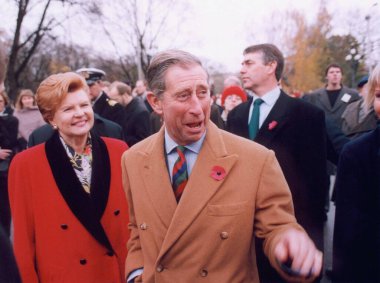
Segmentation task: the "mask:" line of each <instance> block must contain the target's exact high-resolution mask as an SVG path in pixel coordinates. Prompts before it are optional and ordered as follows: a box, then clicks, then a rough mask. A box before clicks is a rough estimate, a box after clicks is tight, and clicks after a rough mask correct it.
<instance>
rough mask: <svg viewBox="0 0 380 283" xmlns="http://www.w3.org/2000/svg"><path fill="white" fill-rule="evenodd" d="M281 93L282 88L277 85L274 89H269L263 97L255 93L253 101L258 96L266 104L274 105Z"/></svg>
mask: <svg viewBox="0 0 380 283" xmlns="http://www.w3.org/2000/svg"><path fill="white" fill-rule="evenodd" d="M280 93H281V90H280V88H279V87H278V86H276V87H275V88H274V89H272V90H271V91H269V92H267V93H266V94H264V95H263V96H262V97H259V96H257V95H256V94H255V93H253V100H252V103H253V102H254V101H255V100H256V99H257V98H261V99H262V100H264V102H265V103H266V104H268V105H270V106H272V105H274V104H275V103H276V101H277V99H278V97H279V96H280Z"/></svg>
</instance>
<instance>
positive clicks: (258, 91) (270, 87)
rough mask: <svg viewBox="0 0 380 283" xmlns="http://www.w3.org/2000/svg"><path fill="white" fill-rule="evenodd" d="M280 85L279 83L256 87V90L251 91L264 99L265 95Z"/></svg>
mask: <svg viewBox="0 0 380 283" xmlns="http://www.w3.org/2000/svg"><path fill="white" fill-rule="evenodd" d="M277 87H278V85H277V83H276V84H269V85H266V86H260V87H256V88H255V89H251V90H252V91H253V92H254V94H256V95H257V96H258V97H263V96H264V95H265V94H267V93H268V92H270V91H272V90H274V89H275V88H277Z"/></svg>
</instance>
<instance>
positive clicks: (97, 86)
mask: <svg viewBox="0 0 380 283" xmlns="http://www.w3.org/2000/svg"><path fill="white" fill-rule="evenodd" d="M88 88H89V90H90V92H89V94H90V98H91V100H92V101H94V100H95V99H96V98H97V97H98V96H99V95H100V93H101V92H102V85H101V83H100V82H99V81H98V82H95V83H93V84H90V85H88Z"/></svg>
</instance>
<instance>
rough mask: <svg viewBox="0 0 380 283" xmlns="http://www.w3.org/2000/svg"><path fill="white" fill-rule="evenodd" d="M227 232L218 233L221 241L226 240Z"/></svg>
mask: <svg viewBox="0 0 380 283" xmlns="http://www.w3.org/2000/svg"><path fill="white" fill-rule="evenodd" d="M228 236H229V235H228V232H221V233H220V238H221V239H222V240H225V239H228Z"/></svg>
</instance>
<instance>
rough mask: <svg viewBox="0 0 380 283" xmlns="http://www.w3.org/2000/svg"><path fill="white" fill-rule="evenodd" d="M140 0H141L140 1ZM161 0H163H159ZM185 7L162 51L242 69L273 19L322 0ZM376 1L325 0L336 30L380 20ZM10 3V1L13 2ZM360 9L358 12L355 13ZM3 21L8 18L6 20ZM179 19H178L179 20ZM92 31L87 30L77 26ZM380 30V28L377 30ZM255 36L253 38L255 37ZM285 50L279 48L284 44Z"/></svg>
mask: <svg viewBox="0 0 380 283" xmlns="http://www.w3.org/2000/svg"><path fill="white" fill-rule="evenodd" d="M140 1H142V0H140ZM157 1H159V0H157ZM184 2H187V7H188V9H186V10H185V11H183V12H181V13H177V14H175V15H174V17H172V21H174V24H177V22H178V23H179V22H182V19H185V21H184V22H183V24H182V25H181V30H180V31H179V34H178V35H177V37H176V40H172V38H171V37H170V36H169V35H168V36H167V37H164V38H166V39H167V40H165V39H164V40H163V41H162V42H159V43H158V49H166V48H178V47H179V48H182V49H185V50H188V51H190V52H193V53H194V54H196V55H198V56H200V57H202V58H207V60H211V61H213V62H216V63H219V64H221V65H222V66H224V68H225V70H227V71H230V72H236V71H238V70H239V66H240V62H241V60H242V55H241V54H242V51H243V49H244V48H245V47H246V46H248V45H250V44H255V43H260V42H263V41H268V40H270V38H273V36H275V35H273V34H268V31H267V27H268V26H269V25H271V24H273V22H275V20H276V19H272V18H271V17H272V16H273V15H274V14H275V13H276V12H277V13H284V12H285V11H286V10H299V11H301V12H302V13H304V14H305V15H306V16H307V19H308V21H309V22H313V21H314V20H315V16H316V13H317V11H318V7H319V2H320V0H302V1H301V0H188V1H186V0H185V1H184ZM377 2H380V1H374V0H326V3H327V7H328V10H329V12H330V13H331V14H332V15H333V26H334V30H333V33H337V34H345V33H347V32H348V31H347V23H346V21H347V19H348V18H350V17H351V18H352V17H355V18H356V20H357V21H358V23H361V24H362V25H363V27H364V26H365V23H366V21H365V19H364V18H365V16H366V15H367V14H370V15H377V17H374V16H373V17H371V24H374V23H375V22H376V21H377V23H378V24H380V22H379V17H378V16H379V15H380V3H379V4H377V5H376V3H377ZM2 3H4V4H2V9H1V10H0V17H1V18H2V22H1V24H0V27H2V28H4V29H6V30H11V29H12V28H14V24H15V17H16V14H15V12H16V10H15V9H14V8H13V9H11V8H10V7H11V6H10V5H12V6H13V7H14V6H15V5H14V2H13V0H2ZM10 3H11V4H10ZM355 11H356V12H355ZM4 19H8V20H5V21H4ZM176 21H177V22H176ZM79 28H82V29H89V30H88V32H85V34H82V33H78V32H77V31H78V29H79ZM71 29H72V31H71V32H70V33H69V34H68V35H67V34H66V35H65V37H67V38H66V40H74V41H78V42H80V43H83V44H85V45H90V46H92V47H93V48H95V49H98V48H100V49H102V50H104V49H109V50H112V47H111V44H109V43H107V42H106V40H102V41H101V42H99V40H97V41H95V42H94V37H93V32H94V30H92V29H91V23H88V26H87V27H84V26H81V27H78V26H77V24H76V23H72V24H71ZM377 30H378V29H377ZM377 34H379V32H377ZM253 36H254V37H253ZM280 48H281V46H280ZM111 52H112V51H111Z"/></svg>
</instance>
